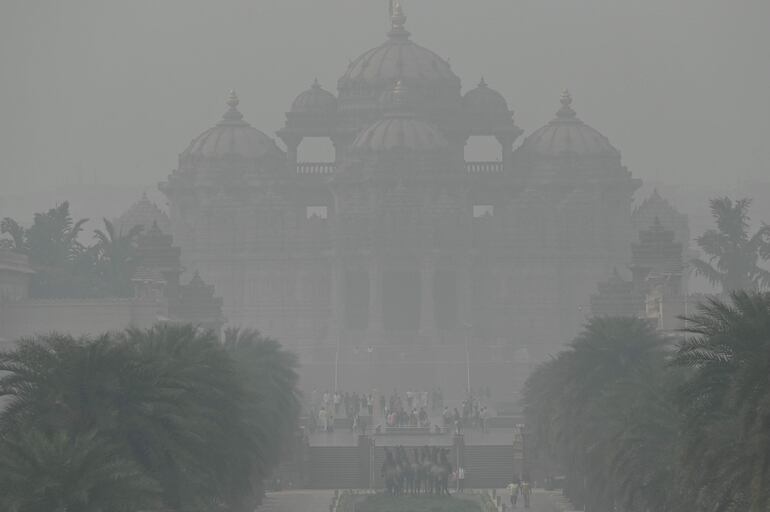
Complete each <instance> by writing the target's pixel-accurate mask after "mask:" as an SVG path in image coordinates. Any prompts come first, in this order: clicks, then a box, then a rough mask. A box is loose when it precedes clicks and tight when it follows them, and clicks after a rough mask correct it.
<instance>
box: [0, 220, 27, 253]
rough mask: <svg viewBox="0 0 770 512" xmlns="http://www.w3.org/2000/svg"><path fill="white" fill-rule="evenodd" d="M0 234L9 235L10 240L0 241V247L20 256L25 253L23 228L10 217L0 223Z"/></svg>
mask: <svg viewBox="0 0 770 512" xmlns="http://www.w3.org/2000/svg"><path fill="white" fill-rule="evenodd" d="M0 233H1V234H3V235H9V236H10V237H11V238H10V239H7V238H6V239H3V240H0V247H2V248H4V249H10V250H12V251H15V252H19V253H22V254H26V253H27V240H26V238H25V236H24V228H23V227H22V226H21V225H19V223H18V222H16V221H15V220H13V219H12V218H10V217H6V218H4V219H3V220H2V221H0Z"/></svg>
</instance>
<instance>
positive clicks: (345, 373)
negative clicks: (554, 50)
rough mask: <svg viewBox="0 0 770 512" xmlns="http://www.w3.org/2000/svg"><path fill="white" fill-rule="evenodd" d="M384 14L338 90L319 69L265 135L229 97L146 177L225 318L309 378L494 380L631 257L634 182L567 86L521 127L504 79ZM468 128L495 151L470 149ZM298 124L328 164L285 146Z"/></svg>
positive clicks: (552, 341)
mask: <svg viewBox="0 0 770 512" xmlns="http://www.w3.org/2000/svg"><path fill="white" fill-rule="evenodd" d="M390 21H391V29H390V31H389V32H388V34H387V36H386V39H385V41H384V42H383V43H382V44H380V45H379V46H376V47H374V48H372V49H370V50H368V51H366V52H365V53H363V54H362V55H361V56H360V57H358V58H357V59H355V60H353V61H352V62H351V63H350V64H349V66H348V68H347V69H346V70H345V71H344V73H343V74H342V76H341V78H340V79H339V81H338V83H337V94H333V93H332V92H330V91H327V90H325V89H324V88H322V87H321V85H320V84H319V83H318V82H315V83H313V84H312V86H311V87H310V88H309V89H308V90H307V91H305V92H303V93H301V94H300V95H299V96H298V97H297V98H296V100H295V101H294V102H293V104H292V105H291V108H290V110H289V112H288V113H287V114H286V123H285V126H284V127H283V128H281V129H280V130H278V132H277V135H278V138H279V139H280V144H281V145H280V146H279V144H278V143H276V141H275V140H273V139H272V138H270V137H269V136H267V135H266V134H265V133H263V132H261V131H259V130H258V129H256V128H254V127H253V126H251V125H250V124H249V123H247V122H246V121H245V120H244V118H243V115H242V114H241V112H240V111H239V109H238V107H239V99H238V97H237V96H236V95H235V94H234V93H232V94H231V96H230V97H229V98H228V100H227V110H226V112H225V114H224V116H223V118H222V119H221V121H219V122H218V123H217V124H216V125H215V126H213V127H212V128H210V129H208V130H206V131H205V132H203V133H202V134H201V135H199V136H198V137H196V138H195V139H193V140H192V142H191V143H190V145H189V146H188V147H187V148H186V149H185V150H184V151H183V152H182V153H181V154H180V156H179V161H178V167H177V168H176V169H175V170H174V171H173V172H172V173H171V175H170V176H169V177H168V179H167V181H164V182H163V183H161V184H160V189H161V191H162V192H163V193H164V194H165V195H166V196H167V198H168V201H169V212H168V213H169V219H170V225H171V232H172V233H173V236H174V241H175V243H177V244H178V245H180V246H181V248H182V263H183V266H184V268H185V270H186V271H187V272H189V273H192V272H198V273H199V275H200V276H202V278H203V279H204V280H206V282H209V283H212V284H213V285H214V286H215V288H216V293H217V295H220V296H222V297H223V299H224V314H225V316H226V317H227V319H228V323H229V324H232V325H240V326H248V327H254V328H258V329H260V330H261V331H262V332H264V333H265V334H268V335H271V336H274V337H277V338H279V339H280V340H281V341H282V342H283V343H285V344H286V345H287V346H288V347H290V348H293V349H295V350H296V351H297V352H298V353H299V354H300V356H301V359H302V361H303V365H304V368H305V370H304V371H305V372H308V373H310V374H311V376H310V377H309V378H310V379H311V380H312V381H313V383H314V385H318V386H327V387H331V386H332V385H336V386H338V387H340V386H342V385H346V386H347V385H353V383H358V382H364V383H369V384H371V385H373V386H384V385H386V384H385V383H386V381H387V380H389V381H390V382H392V381H393V375H394V374H395V375H400V376H403V377H404V378H408V379H416V378H417V377H415V375H419V376H421V377H420V378H422V379H425V378H426V377H425V376H427V379H429V381H430V382H433V383H436V384H441V383H442V381H441V377H438V376H440V375H446V374H451V373H458V372H459V374H460V375H465V374H466V373H467V380H468V382H469V383H470V385H471V386H475V385H488V384H490V383H493V382H492V381H494V383H495V384H502V383H503V382H505V383H506V384H507V383H508V381H502V380H499V381H498V380H494V379H497V377H495V375H498V374H499V373H501V372H502V373H503V374H505V373H506V372H507V373H508V374H511V373H516V372H513V371H511V368H512V365H513V366H515V365H516V364H524V365H526V364H529V362H531V361H535V360H538V359H541V358H543V357H545V356H546V355H547V354H548V353H552V352H554V351H556V350H557V349H558V347H559V346H560V345H561V344H562V343H564V342H566V341H569V340H570V339H571V338H572V337H573V336H574V335H575V334H576V333H577V332H578V330H579V328H580V326H581V324H582V323H583V322H584V321H585V317H586V315H587V314H588V312H589V310H590V297H591V293H592V292H593V291H594V290H595V288H596V283H597V282H599V281H601V280H602V279H604V278H605V277H606V276H607V275H610V274H611V273H612V271H613V269H614V268H616V267H620V266H623V265H626V264H628V262H629V261H630V258H631V252H630V247H631V242H632V241H633V240H634V239H635V238H636V237H635V234H636V231H635V230H634V228H633V223H632V218H631V215H632V196H633V193H634V191H635V190H636V189H637V188H638V187H639V186H640V181H639V180H637V179H634V178H633V177H632V176H631V174H630V172H629V171H628V170H627V169H626V168H625V167H624V166H623V163H622V160H621V154H620V152H619V151H618V150H617V149H616V148H615V147H613V146H612V144H611V143H610V142H609V140H608V139H607V138H606V137H605V136H604V135H602V134H601V133H599V132H598V131H596V130H595V129H593V128H591V127H590V126H588V125H587V124H585V123H584V122H583V121H582V120H581V119H580V118H579V117H578V116H577V114H576V112H575V110H574V109H573V99H572V97H571V96H570V94H569V93H568V92H566V91H565V92H564V94H563V95H562V97H561V99H560V101H559V103H558V104H556V103H557V102H554V103H555V104H556V105H555V110H556V113H555V116H554V118H553V119H552V120H551V121H550V122H548V123H547V124H546V125H545V126H543V127H541V128H539V129H537V130H534V131H532V132H531V133H530V134H529V135H528V136H527V137H526V138H522V137H521V136H522V134H523V133H524V130H522V129H521V128H519V127H518V126H517V125H516V124H515V123H514V119H513V113H512V111H511V110H510V108H509V106H508V103H507V101H506V99H505V98H504V97H503V96H502V95H501V94H500V93H498V92H497V91H495V90H494V89H492V88H491V87H490V86H489V85H488V84H487V83H486V82H485V81H484V80H483V79H482V81H481V82H480V83H479V84H478V86H476V87H475V88H471V89H470V90H468V91H467V92H463V88H462V83H461V80H460V78H459V77H458V76H457V75H456V74H455V73H454V72H453V71H452V69H451V67H450V65H449V63H448V62H447V61H446V60H444V59H442V58H441V57H439V56H438V55H437V54H436V53H434V52H432V51H430V50H428V49H426V48H424V47H422V46H420V45H418V44H417V43H415V42H414V41H413V40H412V38H411V35H410V33H409V32H408V31H407V30H406V16H405V15H404V12H403V9H401V7H400V6H399V3H398V2H396V3H395V5H394V9H393V11H392V14H391V20H390ZM471 137H488V138H492V139H493V140H494V141H496V144H497V146H498V148H499V151H497V152H496V154H493V155H490V157H489V158H488V159H487V161H468V160H467V159H466V158H465V147H466V144H467V142H468V141H469V139H470V138H471ZM308 138H324V139H328V140H330V141H331V144H332V145H333V147H334V153H335V155H334V159H333V161H328V162H304V161H300V159H299V158H298V154H299V147H300V145H301V144H302V142H303V140H306V139H308ZM313 372H315V373H313ZM332 373H333V374H334V380H333V384H332V381H331V380H330V379H331V377H330V376H331V375H332ZM471 374H472V376H471ZM386 375H387V376H388V378H387V379H386ZM522 375H523V374H522ZM524 376H525V375H524ZM343 380H344V382H345V384H343ZM471 380H473V382H471ZM411 382H415V381H414V380H411ZM423 382H426V383H427V382H428V381H425V380H423ZM358 385H361V384H358ZM390 385H392V384H390ZM410 385H419V384H417V383H416V382H415V383H414V384H411V383H410Z"/></svg>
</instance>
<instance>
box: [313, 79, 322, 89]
mask: <svg viewBox="0 0 770 512" xmlns="http://www.w3.org/2000/svg"><path fill="white" fill-rule="evenodd" d="M320 88H321V84H320V83H319V82H318V77H315V79H313V89H320Z"/></svg>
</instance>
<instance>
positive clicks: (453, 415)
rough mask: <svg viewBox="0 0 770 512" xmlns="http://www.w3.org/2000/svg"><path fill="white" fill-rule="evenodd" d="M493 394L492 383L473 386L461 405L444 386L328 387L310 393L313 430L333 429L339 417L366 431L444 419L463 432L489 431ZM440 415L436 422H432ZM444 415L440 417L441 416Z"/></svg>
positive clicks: (426, 424) (448, 427) (424, 425)
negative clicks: (447, 398) (448, 398)
mask: <svg viewBox="0 0 770 512" xmlns="http://www.w3.org/2000/svg"><path fill="white" fill-rule="evenodd" d="M490 397H491V391H490V388H489V387H488V386H486V387H480V388H478V389H475V390H471V391H470V393H469V394H468V397H467V398H466V399H465V400H463V402H462V403H461V404H460V405H459V406H458V407H453V408H450V407H449V406H447V405H445V404H444V394H443V391H442V390H441V388H434V389H432V390H430V391H425V390H415V389H409V390H407V391H405V392H403V393H400V392H399V391H398V390H395V389H394V390H393V392H392V393H391V394H390V395H389V396H388V395H386V394H385V393H380V392H378V391H377V390H373V391H371V392H368V393H366V392H356V391H354V392H349V391H334V392H330V391H328V390H326V391H324V392H322V393H321V392H319V391H318V390H317V389H314V390H313V391H312V393H310V396H309V401H308V404H307V405H308V412H309V417H310V420H311V424H310V431H311V432H315V431H319V430H320V431H322V432H332V431H333V430H334V423H335V420H336V419H337V418H347V419H349V420H351V421H350V422H349V423H348V425H349V426H350V428H351V430H352V431H355V432H358V433H360V434H364V433H365V432H366V430H367V428H369V427H375V426H376V425H378V426H377V429H380V428H382V427H386V428H387V427H419V428H431V427H434V428H435V429H437V430H438V429H439V428H440V427H439V423H441V422H443V427H444V429H445V431H450V430H451V431H454V433H456V434H462V432H463V430H464V429H468V428H477V429H480V430H481V431H482V432H485V431H487V430H488V428H489V418H490V417H491V410H490V409H489V408H488V407H487V405H486V401H487V400H489V398H490ZM432 418H436V425H435V426H434V425H433V424H432V423H433V422H432ZM439 418H440V419H439Z"/></svg>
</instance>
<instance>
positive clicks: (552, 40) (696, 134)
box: [0, 0, 770, 193]
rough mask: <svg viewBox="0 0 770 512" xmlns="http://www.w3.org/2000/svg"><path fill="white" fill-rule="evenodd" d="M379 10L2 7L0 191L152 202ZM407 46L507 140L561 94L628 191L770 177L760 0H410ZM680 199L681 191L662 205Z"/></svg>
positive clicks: (111, 0)
mask: <svg viewBox="0 0 770 512" xmlns="http://www.w3.org/2000/svg"><path fill="white" fill-rule="evenodd" d="M387 4H388V2H387V0H365V1H362V0H281V1H258V0H219V1H204V0H162V1H160V0H131V1H115V0H77V1H74V0H73V1H67V2H63V1H58V0H3V1H2V2H0V67H1V69H2V80H1V81H0V155H1V156H0V165H1V167H0V192H2V191H6V192H7V191H13V190H21V189H23V188H26V187H25V186H31V185H32V186H37V185H41V184H57V185H58V184H62V183H67V182H70V183H72V182H78V181H84V182H94V181H96V182H99V183H102V184H132V185H138V186H144V187H149V188H154V186H155V184H156V183H157V182H158V181H160V180H162V179H164V178H165V176H166V175H167V174H168V172H169V171H170V170H171V169H172V168H173V167H174V166H175V165H176V157H177V154H178V153H179V152H180V151H182V150H183V149H184V148H185V146H186V145H187V143H188V142H189V140H190V139H191V138H192V137H194V136H195V135H197V134H198V133H199V132H201V131H202V130H204V129H206V128H208V127H209V126H211V125H212V124H213V123H214V122H216V121H217V120H218V119H219V117H220V116H221V114H222V112H223V109H224V96H225V94H226V91H227V90H229V89H230V88H235V89H237V90H238V92H239V95H240V97H241V110H242V111H243V112H244V114H245V116H246V119H247V120H248V121H249V122H251V124H253V125H254V126H255V127H257V128H259V129H261V130H263V131H265V132H266V133H269V134H273V133H274V131H275V130H277V129H278V128H280V127H281V126H282V125H283V120H284V117H283V116H284V112H285V111H286V110H287V109H288V107H289V105H290V104H291V101H292V99H293V98H294V97H295V96H296V95H297V94H298V93H299V92H300V91H302V90H304V89H306V88H307V87H308V85H309V84H310V83H311V81H312V80H313V78H314V77H316V76H317V77H318V78H319V80H320V81H321V83H322V84H323V85H324V86H325V87H326V88H327V89H330V90H335V89H336V79H337V78H338V77H339V76H340V75H341V74H342V72H343V71H344V70H345V68H346V66H347V64H348V60H349V59H352V58H354V57H356V56H358V55H359V54H361V53H362V52H363V51H365V50H366V49H368V48H370V47H373V46H376V45H378V44H380V43H381V42H382V41H383V40H384V39H385V32H386V31H387V30H388V18H387ZM404 7H405V8H406V10H407V14H408V16H409V24H408V27H409V30H410V31H411V32H412V33H413V39H414V40H415V41H416V42H418V43H420V44H422V45H424V46H427V47H428V48H430V49H432V50H434V51H436V52H438V53H439V54H440V55H442V56H444V57H447V58H450V59H451V63H452V66H453V68H454V70H455V72H456V73H457V74H459V75H460V76H462V77H464V80H465V82H464V84H463V88H464V90H467V89H468V88H472V87H474V86H475V85H476V82H477V81H478V77H480V76H481V75H484V76H485V78H486V79H487V81H488V82H489V83H490V85H491V86H493V87H494V88H496V89H498V90H499V91H501V92H502V93H503V94H504V95H505V96H506V97H507V99H508V101H509V105H510V106H511V108H512V109H513V110H515V112H516V123H517V124H518V125H519V126H521V127H522V128H524V129H525V135H526V134H528V133H530V132H532V131H533V130H534V129H536V128H537V127H539V126H541V125H543V124H544V123H546V122H547V121H548V120H550V119H551V118H552V116H553V113H554V111H555V110H556V108H557V107H558V98H559V93H560V92H561V90H562V89H563V88H564V87H568V88H569V89H570V90H571V91H572V93H573V96H574V98H575V109H576V110H577V112H578V114H579V115H580V116H581V118H583V119H584V120H585V121H586V122H587V123H589V124H591V125H592V126H594V127H596V128H597V129H599V130H600V131H601V132H602V133H604V134H606V135H607V136H608V137H610V139H611V141H612V142H613V144H614V145H615V146H616V147H618V148H619V149H620V150H621V151H622V152H623V156H624V161H625V163H626V165H627V166H628V167H629V169H630V170H631V171H632V172H633V173H634V175H635V176H636V177H640V178H642V179H644V180H645V181H647V182H648V183H650V182H657V181H664V182H666V183H669V184H687V183H707V184H708V185H709V186H710V187H715V188H716V189H717V190H718V189H720V188H721V187H732V186H735V184H736V183H740V182H741V181H743V182H749V181H753V180H757V179H763V178H765V177H766V176H767V174H768V170H770V145H769V144H767V140H768V135H770V65H768V64H770V31H768V30H767V27H768V20H770V2H768V1H767V0H739V1H734V2H728V1H725V0H687V1H683V0H677V1H675V2H672V1H671V0H646V1H618V0H474V1H469V0H411V1H405V2H404ZM680 193H681V190H680Z"/></svg>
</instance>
